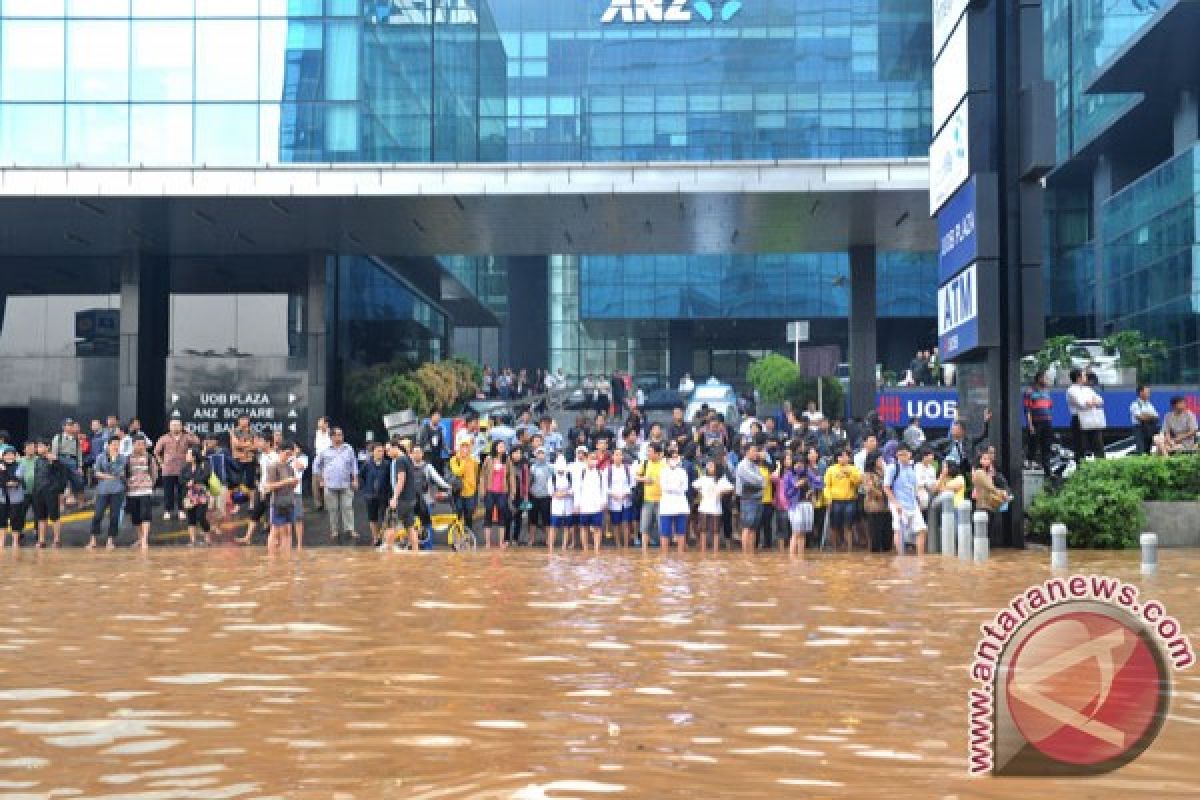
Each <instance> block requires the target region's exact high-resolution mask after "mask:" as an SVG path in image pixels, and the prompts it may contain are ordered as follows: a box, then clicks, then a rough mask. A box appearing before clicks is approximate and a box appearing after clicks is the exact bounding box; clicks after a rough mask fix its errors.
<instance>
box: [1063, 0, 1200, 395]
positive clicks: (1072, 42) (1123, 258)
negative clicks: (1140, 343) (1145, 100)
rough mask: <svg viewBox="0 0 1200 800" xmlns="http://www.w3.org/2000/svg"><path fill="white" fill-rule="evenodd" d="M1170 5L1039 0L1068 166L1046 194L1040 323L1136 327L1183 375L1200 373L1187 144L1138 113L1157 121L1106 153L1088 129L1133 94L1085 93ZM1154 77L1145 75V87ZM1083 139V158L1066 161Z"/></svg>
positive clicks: (1176, 377) (1112, 118)
mask: <svg viewBox="0 0 1200 800" xmlns="http://www.w3.org/2000/svg"><path fill="white" fill-rule="evenodd" d="M1167 5H1168V4H1166V3H1159V2H1151V1H1150V0H1050V1H1049V2H1046V3H1043V6H1042V7H1043V23H1044V33H1045V45H1046V47H1045V57H1046V63H1045V66H1046V75H1047V77H1048V78H1049V79H1051V80H1053V81H1054V83H1055V87H1056V98H1057V102H1056V112H1057V155H1058V159H1059V162H1060V164H1061V165H1070V167H1071V168H1070V169H1065V170H1062V177H1060V178H1059V179H1058V180H1056V181H1055V183H1054V186H1053V188H1052V189H1051V191H1050V192H1048V196H1047V204H1046V209H1047V216H1046V220H1047V233H1048V236H1047V251H1046V252H1047V264H1048V268H1047V270H1046V281H1047V285H1046V287H1047V292H1046V299H1047V310H1048V314H1049V318H1048V320H1047V328H1048V333H1050V334H1057V333H1070V334H1074V335H1079V336H1104V335H1106V334H1108V333H1112V332H1115V331H1122V330H1137V331H1140V332H1141V333H1143V334H1144V335H1145V336H1147V337H1150V338H1154V339H1161V340H1163V341H1164V342H1166V343H1167V346H1168V348H1169V359H1168V363H1167V364H1166V368H1165V370H1163V371H1162V372H1161V373H1160V374H1159V376H1158V377H1159V378H1161V379H1165V380H1167V381H1170V382H1187V383H1192V382H1195V381H1197V380H1198V379H1200V344H1198V343H1197V338H1198V336H1197V335H1198V324H1197V320H1198V319H1200V317H1198V316H1197V315H1198V312H1200V282H1197V280H1196V274H1195V265H1196V258H1197V254H1198V249H1200V228H1197V203H1198V202H1200V200H1198V198H1200V177H1198V173H1197V151H1196V147H1195V146H1190V147H1189V146H1188V144H1187V141H1186V139H1184V140H1180V138H1179V137H1176V138H1175V141H1174V154H1173V157H1169V156H1172V153H1171V151H1170V148H1171V145H1172V141H1171V140H1172V136H1171V131H1172V128H1173V125H1174V121H1173V120H1172V119H1171V116H1170V113H1169V112H1168V113H1165V114H1163V115H1162V116H1161V119H1155V120H1153V121H1152V122H1149V123H1148V122H1147V121H1146V120H1145V119H1143V120H1142V122H1141V123H1140V124H1141V125H1142V126H1144V125H1146V124H1152V125H1155V126H1161V130H1153V131H1151V130H1146V131H1144V137H1145V142H1146V143H1145V145H1144V146H1134V147H1130V146H1123V147H1122V148H1120V149H1119V150H1117V151H1115V152H1107V149H1110V146H1109V145H1108V144H1107V143H1105V140H1103V139H1099V140H1098V139H1097V137H1098V136H1099V135H1100V134H1101V133H1103V132H1104V131H1105V130H1106V129H1108V128H1109V127H1110V126H1113V125H1120V124H1122V123H1121V122H1119V120H1120V118H1121V116H1122V114H1123V113H1124V112H1125V111H1126V110H1127V109H1128V108H1130V107H1131V106H1132V105H1133V104H1135V103H1137V102H1138V100H1139V99H1140V98H1139V96H1136V95H1091V94H1086V93H1085V91H1084V90H1085V88H1086V87H1087V86H1088V85H1089V83H1090V82H1091V81H1093V80H1094V79H1095V78H1096V77H1097V76H1099V75H1100V74H1102V72H1103V71H1104V68H1105V65H1106V63H1107V62H1108V61H1109V60H1110V59H1112V58H1113V57H1114V56H1115V55H1116V54H1117V53H1119V52H1120V51H1121V50H1122V48H1123V47H1124V46H1125V45H1126V44H1127V43H1129V42H1130V41H1132V40H1134V38H1135V35H1137V34H1140V33H1141V32H1142V31H1143V29H1144V28H1145V26H1146V25H1147V23H1149V22H1150V21H1151V20H1152V19H1154V17H1155V15H1156V14H1157V13H1158V12H1159V11H1160V10H1161V9H1162V8H1163V7H1165V6H1167ZM1153 81H1154V76H1151V75H1147V76H1146V83H1147V87H1148V88H1149V86H1150V85H1151V84H1152V83H1153ZM1164 132H1165V136H1164V135H1163V134H1164ZM1156 136H1157V137H1158V138H1155V137H1156ZM1164 142H1165V147H1166V151H1165V152H1163V149H1164ZM1089 145H1090V147H1089ZM1085 148H1088V151H1087V153H1086V154H1085V157H1084V158H1081V159H1076V160H1075V162H1074V163H1071V162H1072V160H1073V159H1075V158H1076V156H1077V155H1078V154H1080V153H1081V151H1084V149H1085ZM1097 156H1100V157H1101V158H1102V159H1103V162H1104V163H1103V164H1099V165H1098V164H1097V161H1098V159H1097ZM1168 157H1169V158H1168ZM1097 176H1098V177H1097Z"/></svg>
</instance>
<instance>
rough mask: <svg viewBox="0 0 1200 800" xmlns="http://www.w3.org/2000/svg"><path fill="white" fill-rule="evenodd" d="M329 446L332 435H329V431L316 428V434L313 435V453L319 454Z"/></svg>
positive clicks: (331, 441) (330, 445)
mask: <svg viewBox="0 0 1200 800" xmlns="http://www.w3.org/2000/svg"><path fill="white" fill-rule="evenodd" d="M331 447H333V437H331V436H330V435H329V431H322V430H318V431H317V435H316V436H315V437H313V454H314V455H318V456H319V455H321V453H324V452H325V451H326V450H328V449H329V448H331Z"/></svg>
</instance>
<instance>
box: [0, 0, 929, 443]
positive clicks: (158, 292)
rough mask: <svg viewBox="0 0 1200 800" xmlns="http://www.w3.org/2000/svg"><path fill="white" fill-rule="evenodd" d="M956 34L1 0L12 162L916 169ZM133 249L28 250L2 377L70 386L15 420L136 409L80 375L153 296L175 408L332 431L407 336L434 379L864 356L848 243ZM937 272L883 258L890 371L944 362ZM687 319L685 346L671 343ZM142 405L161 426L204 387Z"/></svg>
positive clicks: (801, 2) (855, 0) (714, 11)
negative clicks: (354, 392) (329, 426)
mask: <svg viewBox="0 0 1200 800" xmlns="http://www.w3.org/2000/svg"><path fill="white" fill-rule="evenodd" d="M929 38H930V8H929V3H928V0H753V1H752V0H746V1H745V2H744V3H743V2H711V3H694V2H691V0H687V1H686V2H681V3H677V4H675V5H672V4H671V3H662V2H651V1H650V0H639V1H638V2H625V3H621V2H618V3H614V4H612V7H611V8H609V7H608V4H607V3H605V2H561V0H491V1H490V2H489V1H488V0H0V167H3V166H6V167H9V168H13V169H17V170H19V169H22V168H27V167H63V168H67V169H83V170H89V169H94V168H128V167H132V168H135V169H139V170H142V169H144V170H155V169H161V170H168V171H169V170H171V169H175V168H190V167H202V168H206V169H221V168H258V169H268V168H269V167H271V166H272V165H295V164H312V165H327V164H386V165H395V164H448V165H463V164H473V163H474V164H512V165H518V168H519V165H520V164H523V163H529V162H573V163H584V164H587V163H594V164H611V163H613V162H622V163H629V164H634V165H638V164H642V163H643V162H672V163H678V162H689V163H692V162H694V163H696V164H698V165H699V166H698V169H704V168H705V167H704V165H706V164H708V163H709V162H722V163H751V164H752V163H761V162H768V163H769V162H774V161H776V160H820V161H828V162H839V163H845V162H847V161H854V160H862V161H863V163H869V164H875V163H884V162H888V163H892V162H901V161H904V160H905V159H913V158H923V157H924V156H925V154H926V152H927V149H928V142H929V138H930V136H929V134H930V132H929V116H930V54H929V49H930V48H929V46H928V43H929ZM80 202H83V203H85V204H86V203H88V202H89V201H86V200H81V201H80ZM455 202H456V203H459V204H460V207H461V204H462V200H461V199H460V198H458V197H456V198H455ZM277 205H278V206H279V207H282V206H283V204H277ZM82 207H83V208H85V209H86V208H87V206H86V205H84V206H82ZM814 209H815V206H814ZM104 210H105V209H103V208H102V209H100V211H99V212H97V213H98V214H99V213H103V212H104ZM277 210H278V208H277ZM288 213H289V212H288V211H287V209H286V208H285V209H284V210H282V211H279V215H280V216H281V217H286V215H287V214H288ZM210 215H211V212H209V211H204V210H201V209H197V210H196V211H194V212H192V214H191V216H192V217H193V218H199V219H201V220H204V219H206V218H207V217H208V216H210ZM193 221H194V220H193ZM637 224H638V225H639V226H640V225H641V222H640V221H639V222H638V223H637ZM778 224H780V225H788V224H791V223H790V222H789V221H787V220H784V219H780V220H779V223H778ZM900 224H901V223H900V222H897V227H899V226H900ZM909 224H912V225H918V226H922V230H924V229H925V228H929V227H930V226H929V224H928V223H926V222H925V221H924V220H923V219H921V220H916V219H914V220H913V221H912V222H911V223H909ZM167 227H168V229H169V226H167ZM127 228H128V232H127V235H126V237H125V238H126V240H127V241H126V243H125V246H124V247H123V248H121V252H111V253H105V254H99V253H97V254H96V256H95V257H94V258H90V259H88V260H87V261H85V260H83V259H81V258H80V257H79V255H78V252H79V251H85V250H87V249H88V245H89V244H90V243H91V242H90V240H89V239H88V238H87V237H86V236H83V235H80V234H77V233H74V232H72V231H70V230H65V231H64V232H63V233H62V236H63V237H65V238H66V239H67V242H68V244H69V245H70V247H69V248H68V249H69V250H71V252H72V253H75V255H72V256H70V257H69V258H67V257H66V256H62V255H59V254H56V252H55V251H56V250H57V249H61V248H49V249H48V250H47V251H46V252H38V251H36V250H33V249H31V250H30V251H28V252H19V253H11V254H6V256H5V258H4V263H3V266H0V270H2V273H0V297H4V298H5V300H6V302H5V307H6V310H7V312H6V313H5V314H4V316H3V317H0V324H2V325H3V328H2V329H0V359H17V360H18V361H20V365H23V366H21V369H25V370H26V371H27V372H28V373H29V374H42V373H45V374H57V375H59V378H56V379H55V381H56V382H55V384H54V387H50V386H49V385H47V386H41V384H42V383H45V381H38V380H34V381H30V386H28V387H26V388H22V389H11V388H10V389H6V390H4V391H5V392H7V394H5V395H4V396H3V397H0V408H6V407H7V408H18V407H20V406H27V407H31V408H34V409H35V411H33V412H32V419H31V420H30V421H29V423H28V425H26V427H28V428H34V429H41V428H44V427H45V426H46V424H47V423H48V422H49V421H51V420H53V419H54V418H56V417H57V416H60V415H61V414H62V413H64V411H65V410H67V409H72V408H76V407H78V408H79V410H78V411H77V413H79V414H83V415H94V414H99V413H105V412H107V411H108V410H111V409H112V408H113V407H115V406H117V405H118V399H119V396H120V393H121V389H120V388H119V387H117V386H115V385H108V384H110V383H112V382H111V381H109V382H108V383H106V381H105V380H103V379H102V380H95V381H94V380H90V379H85V378H83V377H81V376H82V375H83V373H84V372H86V371H87V370H85V369H84V367H83V366H80V364H77V363H75V362H76V361H79V362H81V363H82V362H83V361H84V360H85V359H105V358H114V357H115V356H114V355H113V354H112V352H111V350H112V348H110V347H107V346H104V343H103V342H97V341H94V340H95V338H96V337H95V336H92V337H91V340H89V338H88V337H80V336H79V335H78V334H79V333H80V330H82V329H83V328H88V326H89V325H91V326H95V325H100V324H103V325H108V326H110V327H111V326H112V325H114V324H116V325H117V326H118V328H119V326H120V323H119V322H116V321H115V320H119V318H120V316H121V315H122V314H130V313H137V314H145V313H148V312H147V311H146V306H147V304H151V305H152V304H153V303H154V302H156V301H155V299H154V298H157V299H159V300H162V299H165V300H166V302H164V303H163V305H164V306H165V308H166V311H165V312H164V319H163V320H161V321H160V322H159V324H157V325H155V326H151V329H153V330H161V331H162V332H163V338H164V342H163V345H162V346H161V347H158V348H157V349H148V350H146V351H145V355H147V356H150V357H152V358H155V359H157V358H163V359H167V362H168V366H169V368H168V370H167V374H168V378H167V383H168V384H170V385H171V386H182V385H186V384H189V383H196V382H198V381H202V380H205V378H204V376H205V375H206V374H210V373H213V372H214V371H216V372H220V374H222V375H224V376H226V378H223V380H225V379H227V380H229V381H234V382H236V381H238V380H242V377H241V376H244V375H254V374H257V375H260V376H263V375H267V374H268V373H271V372H272V371H275V372H279V373H283V374H288V375H294V376H296V378H295V381H293V384H290V385H291V386H292V387H293V389H296V390H297V391H298V392H299V393H300V394H304V393H305V392H307V391H308V390H310V389H311V390H312V391H317V392H324V393H325V394H326V396H327V398H326V399H327V402H326V403H325V404H324V405H323V406H320V407H322V408H328V409H329V410H333V411H336V410H337V407H338V403H339V397H338V395H339V389H338V386H337V383H338V380H339V378H338V377H337V374H336V373H337V370H336V369H332V370H326V369H325V368H324V367H319V365H318V364H317V363H316V362H318V361H320V362H322V363H324V362H326V361H328V362H329V363H330V364H347V365H354V366H355V367H365V366H369V365H370V364H371V363H373V362H377V361H379V360H382V359H386V358H392V357H395V353H394V352H391V351H389V352H382V350H383V348H380V347H378V336H379V335H380V331H386V332H387V335H388V336H396V337H399V339H400V340H401V345H399V349H398V351H397V352H400V353H401V354H402V355H404V356H405V357H411V358H413V359H422V358H436V357H439V356H442V355H445V354H448V353H450V352H452V351H453V350H456V349H458V350H466V351H469V352H470V353H471V354H473V355H475V356H476V357H481V358H482V359H484V360H488V361H501V362H507V363H513V364H514V365H516V366H522V365H523V366H530V367H538V366H542V365H543V364H548V365H550V366H563V367H565V368H566V369H567V371H568V372H570V373H573V374H581V373H584V372H588V371H597V372H599V371H608V370H611V369H613V368H615V367H623V368H626V369H631V370H637V371H652V372H660V373H663V374H664V375H665V374H667V373H678V372H681V371H683V370H684V369H685V368H686V369H693V370H696V371H700V370H701V368H702V367H705V366H706V365H707V366H711V365H712V364H714V363H717V362H718V361H721V360H722V359H726V358H727V357H728V356H729V354H730V353H735V354H736V353H749V352H760V351H764V350H769V349H775V348H777V347H781V346H783V342H782V338H783V336H782V330H783V325H782V323H783V321H785V320H790V319H793V318H796V317H798V316H800V317H811V318H813V319H814V320H815V321H816V322H817V330H818V331H819V332H820V333H821V335H823V336H824V337H825V338H826V339H827V340H828V341H830V342H838V343H842V344H843V345H844V343H845V341H846V337H847V331H846V325H845V322H844V317H845V316H846V313H847V309H848V304H849V292H848V290H847V289H846V283H847V275H848V271H849V266H848V258H847V255H846V252H845V248H842V249H840V250H838V251H829V250H812V251H800V252H780V251H779V250H778V248H777V247H772V246H768V247H765V248H763V251H762V252H757V253H739V254H733V253H731V254H729V255H727V256H724V255H713V254H704V255H701V254H698V253H693V252H690V251H688V250H686V249H680V250H679V251H678V252H670V253H661V252H658V253H656V254H655V255H641V254H636V253H631V252H630V250H629V249H628V248H624V249H622V250H620V251H619V252H613V253H607V252H584V253H580V252H574V251H572V249H571V248H570V247H569V246H564V248H563V252H557V253H556V252H554V251H553V250H549V251H545V252H539V253H526V252H522V253H512V252H494V253H483V254H481V253H478V252H473V253H469V254H464V253H460V252H454V251H453V250H448V251H447V252H444V253H442V254H440V256H439V257H436V258H429V257H425V256H416V255H413V254H410V253H407V252H404V251H403V250H402V249H401V250H398V251H395V252H371V253H362V252H351V251H353V250H355V248H351V247H347V248H346V251H345V252H341V251H339V249H338V248H333V249H332V250H331V249H330V248H327V247H326V248H324V249H323V250H321V251H320V252H314V251H313V250H312V249H311V248H302V247H298V248H297V249H296V251H295V252H279V251H273V252H256V253H253V254H247V253H246V252H243V251H246V250H251V251H252V250H253V249H254V247H255V244H256V243H258V242H259V241H260V237H259V236H258V235H257V233H256V231H255V230H253V228H252V227H251V226H250V224H249V223H247V224H246V225H245V226H243V227H241V228H238V229H237V230H236V231H235V233H234V234H233V236H234V238H236V239H237V244H236V246H235V247H232V248H231V247H229V246H226V245H225V244H223V243H222V242H221V241H217V240H214V243H213V246H212V252H211V254H206V253H197V252H196V248H195V247H191V248H190V249H189V251H188V253H187V254H186V256H185V255H183V254H182V253H181V252H180V253H177V252H174V251H173V248H172V245H171V244H170V243H169V242H166V243H164V242H162V241H157V240H156V237H155V235H153V233H146V230H148V228H147V227H146V226H145V225H143V224H142V223H141V222H137V221H134V222H132V223H130V224H128V226H127ZM423 232H424V231H422V233H423ZM71 237H74V238H71ZM917 239H922V237H921V236H918V237H915V238H914V239H913V241H916V240H917ZM929 239H931V234H923V241H928V240H929ZM567 244H568V245H569V243H567ZM856 244H871V242H869V241H867V242H863V241H858V242H856ZM259 249H260V250H262V249H264V248H262V247H260V248H259ZM129 250H136V251H138V252H139V255H138V257H137V258H136V259H135V262H136V264H135V266H136V269H134V270H133V272H131V271H130V267H129V263H130V262H129V259H128V258H127V254H126V251H129ZM235 250H236V251H238V252H234V251H235ZM931 250H932V247H930V246H928V245H927V244H922V245H920V246H915V247H913V248H911V249H908V250H885V249H884V248H882V247H881V249H880V251H879V255H878V257H877V259H876V263H877V266H878V271H879V278H878V281H877V293H878V303H877V307H878V313H879V316H880V318H881V322H880V325H881V330H883V329H885V328H886V330H887V335H886V336H885V337H881V339H885V340H886V342H887V343H888V345H889V346H890V347H893V348H894V350H895V352H894V353H893V352H892V351H891V350H888V351H887V352H886V353H884V356H885V359H884V360H891V361H895V362H898V363H904V362H906V361H907V359H908V358H909V357H910V356H911V352H910V351H911V350H913V349H916V348H917V347H918V346H929V345H930V344H931V343H932V341H933V332H934V331H933V329H934V326H933V321H932V317H933V309H932V297H933V294H932V292H933V286H934V276H933V256H932V252H931ZM10 256H11V257H10ZM67 262H69V263H67ZM21 264H34V265H37V266H38V269H39V270H40V268H41V267H42V266H46V267H47V268H48V270H49V271H50V272H53V271H56V270H57V271H59V272H62V275H61V276H59V277H56V278H55V279H54V280H53V281H52V280H50V279H49V278H48V277H47V278H45V279H42V278H40V277H38V276H37V274H35V275H34V276H33V277H30V273H29V271H28V270H27V269H24V268H22V266H21ZM151 273H154V274H155V275H156V276H157V277H149V276H150V275H151ZM48 274H49V272H47V275H48ZM68 275H70V276H73V277H71V278H68V277H66V276H68ZM147 281H149V283H146V282H147ZM565 287H569V288H565ZM138 288H142V289H146V288H149V289H150V291H144V292H141V293H139V292H138V291H135V290H136V289H138ZM148 298H149V299H148ZM260 301H261V303H260ZM39 303H40V304H41V306H40V307H43V308H51V307H53V308H56V309H57V308H59V307H60V306H61V309H66V310H61V309H60V310H61V314H58V313H55V314H50V316H51V317H53V318H54V319H55V321H54V323H53V324H54V325H55V326H57V328H62V330H61V331H57V328H56V331H57V332H56V333H55V334H54V336H53V337H52V336H51V335H50V331H49V330H47V331H45V332H43V333H40V334H37V335H36V336H34V335H33V334H31V333H30V332H29V331H27V330H25V329H24V323H22V322H20V320H23V319H25V316H26V314H25V311H19V309H22V308H24V306H30V307H31V308H32V307H33V305H37V304H39ZM31 304H32V305H31ZM131 304H136V305H131ZM260 305H261V306H262V307H263V308H264V309H267V311H265V312H264V313H263V314H257V313H255V312H254V311H253V309H255V308H258V307H259V306H260ZM514 309H519V312H514ZM191 311H198V312H200V313H201V315H202V316H201V317H200V319H203V320H209V322H210V324H209V325H207V326H205V325H197V324H196V320H195V319H190V318H188V317H187V316H186V315H187V314H188V313H189V312H191ZM648 311H653V312H654V313H653V314H650V315H648V314H647V312H648ZM80 315H82V316H80ZM647 316H653V317H654V321H653V323H650V324H647V323H646V322H645V318H646V317H647ZM217 320H220V321H221V322H219V323H218V322H216V321H217ZM530 320H532V321H533V324H531V323H530ZM822 321H827V322H828V325H823V323H822ZM686 325H691V326H692V329H691V330H690V332H689V333H688V334H687V337H688V346H687V347H683V348H680V347H678V346H673V345H672V342H673V341H674V340H675V337H676V336H677V335H678V334H679V332H680V330H682V328H681V326H686ZM81 326H82V328H81ZM497 326H499V327H497ZM72 328H74V329H75V330H72ZM89 330H90V328H89ZM489 331H492V333H489ZM71 333H75V334H77V335H76V336H75V337H72V336H70V335H69V334H71ZM539 339H540V340H542V341H541V342H540V343H538V341H537V340H539ZM676 344H677V343H676ZM143 347H148V345H143ZM681 353H688V355H687V356H686V357H683V358H682V360H681V355H680V354H681ZM55 359H58V360H59V361H54V360H55ZM239 359H240V360H239ZM254 359H263V361H262V362H261V365H260V366H259V367H257V368H255V369H250V368H249V367H248V364H249V363H250V361H252V360H254ZM638 359H641V360H640V361H639V360H638ZM21 360H23V361H21ZM735 360H736V359H735ZM235 361H237V363H236V364H235V363H234V362H235ZM673 361H674V363H672V362H673ZM60 362H61V364H60V366H61V365H67V366H63V367H62V368H61V369H55V370H47V369H45V368H46V365H48V364H52V363H60ZM684 362H689V363H684ZM87 363H91V362H87ZM9 364H10V366H12V367H14V368H16V367H17V366H20V365H18V364H17V362H9ZM218 364H219V365H220V369H219V370H217V369H216V367H215V365H218ZM89 369H90V367H89ZM325 373H328V374H325ZM89 374H90V373H89ZM305 376H307V377H305ZM727 377H730V378H736V377H739V376H736V375H730V376H727ZM78 386H86V387H87V390H86V391H83V392H81V391H79V390H78V389H77V388H72V387H78ZM106 386H107V388H105V387H106ZM39 387H40V388H39ZM139 391H140V392H141V396H142V398H143V403H142V405H145V403H146V398H149V397H153V395H154V394H155V393H158V392H161V394H163V395H164V396H167V397H168V398H169V397H170V396H171V395H172V394H177V393H178V392H176V391H173V390H172V389H171V388H170V386H162V387H152V388H151V389H150V390H149V393H148V394H147V390H145V388H144V387H143V388H142V389H140V390H139ZM289 393H295V392H292V391H291V390H289ZM85 397H86V398H92V399H90V400H87V401H86V402H85ZM126 405H127V404H126ZM168 405H170V403H168ZM313 407H314V408H315V407H318V405H316V404H314V406H313ZM39 409H40V410H39ZM0 413H2V412H0ZM151 418H153V415H151Z"/></svg>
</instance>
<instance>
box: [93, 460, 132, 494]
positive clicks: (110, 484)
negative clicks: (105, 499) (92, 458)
mask: <svg viewBox="0 0 1200 800" xmlns="http://www.w3.org/2000/svg"><path fill="white" fill-rule="evenodd" d="M127 460H128V459H126V458H125V456H123V455H121V454H120V453H118V454H117V457H116V458H115V459H111V460H110V459H109V457H108V453H107V452H105V453H101V454H100V455H98V456H96V471H97V472H104V473H106V474H108V475H116V476H117V477H116V478H104V479H102V480H100V481H98V482H97V483H96V494H123V493H124V492H125V477H124V476H125V462H126V461H127Z"/></svg>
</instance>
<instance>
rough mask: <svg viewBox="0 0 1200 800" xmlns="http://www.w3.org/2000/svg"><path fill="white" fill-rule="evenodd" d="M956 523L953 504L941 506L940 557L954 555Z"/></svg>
mask: <svg viewBox="0 0 1200 800" xmlns="http://www.w3.org/2000/svg"><path fill="white" fill-rule="evenodd" d="M955 526H956V521H955V517H954V504H953V503H946V504H945V505H943V506H942V530H941V533H942V555H944V556H952V555H954V550H955V547H954V540H955V538H956V537H957V535H958V531H957V530H956V528H955Z"/></svg>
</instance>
